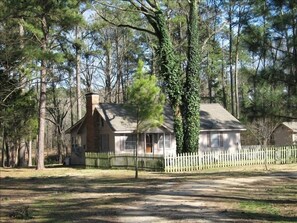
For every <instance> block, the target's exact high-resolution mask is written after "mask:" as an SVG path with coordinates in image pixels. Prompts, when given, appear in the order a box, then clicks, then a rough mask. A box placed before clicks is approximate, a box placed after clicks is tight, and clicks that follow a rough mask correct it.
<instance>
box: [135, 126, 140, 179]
mask: <svg viewBox="0 0 297 223" xmlns="http://www.w3.org/2000/svg"><path fill="white" fill-rule="evenodd" d="M137 126H138V124H137ZM137 128H138V127H137ZM138 142H139V134H138V132H137V133H136V148H135V179H138Z"/></svg>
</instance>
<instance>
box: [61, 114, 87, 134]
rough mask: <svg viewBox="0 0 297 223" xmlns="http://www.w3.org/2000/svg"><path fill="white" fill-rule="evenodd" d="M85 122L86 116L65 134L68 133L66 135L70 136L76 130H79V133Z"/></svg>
mask: <svg viewBox="0 0 297 223" xmlns="http://www.w3.org/2000/svg"><path fill="white" fill-rule="evenodd" d="M84 121H85V116H84V117H82V118H81V119H80V120H78V121H77V122H76V123H75V124H74V125H73V126H71V127H70V128H69V129H67V130H66V131H65V133H66V134H69V133H71V132H72V131H73V130H74V129H77V132H79V130H80V128H81V126H82V124H83V123H84Z"/></svg>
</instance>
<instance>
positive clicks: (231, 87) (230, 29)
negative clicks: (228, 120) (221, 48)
mask: <svg viewBox="0 0 297 223" xmlns="http://www.w3.org/2000/svg"><path fill="white" fill-rule="evenodd" d="M231 4H232V3H231V2H230V3H229V12H228V14H229V69H230V71H229V72H230V95H231V113H232V115H235V108H234V77H233V66H232V63H233V56H232V49H233V33H232V5H231Z"/></svg>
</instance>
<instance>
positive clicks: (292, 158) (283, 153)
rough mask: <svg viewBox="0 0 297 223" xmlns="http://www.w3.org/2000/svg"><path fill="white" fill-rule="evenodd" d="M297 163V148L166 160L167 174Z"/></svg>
mask: <svg viewBox="0 0 297 223" xmlns="http://www.w3.org/2000/svg"><path fill="white" fill-rule="evenodd" d="M285 163H297V146H286V147H269V148H260V149H242V150H239V151H236V152H230V151H214V152H205V153H184V154H178V155H175V156H174V155H170V156H166V157H165V158H164V169H165V172H189V171H196V170H202V169H210V168H221V167H233V166H249V165H261V164H285Z"/></svg>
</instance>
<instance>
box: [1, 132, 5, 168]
mask: <svg viewBox="0 0 297 223" xmlns="http://www.w3.org/2000/svg"><path fill="white" fill-rule="evenodd" d="M1 166H2V167H5V128H3V134H2V150H1Z"/></svg>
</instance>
